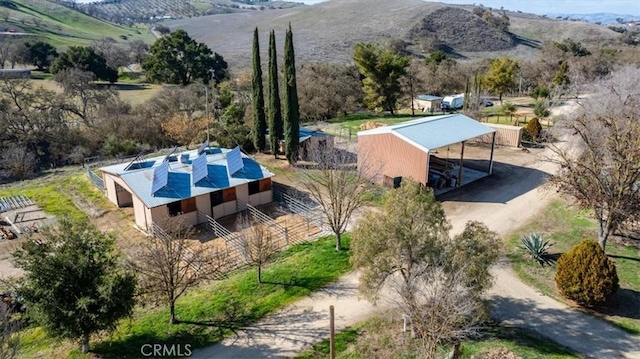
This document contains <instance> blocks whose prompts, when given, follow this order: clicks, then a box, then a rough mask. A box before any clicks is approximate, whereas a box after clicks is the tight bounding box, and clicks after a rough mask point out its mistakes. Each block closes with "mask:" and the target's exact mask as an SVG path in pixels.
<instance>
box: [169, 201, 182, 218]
mask: <svg viewBox="0 0 640 359" xmlns="http://www.w3.org/2000/svg"><path fill="white" fill-rule="evenodd" d="M167 208H168V209H169V216H171V217H173V216H177V215H179V214H182V201H175V202H171V203H169V204H167Z"/></svg>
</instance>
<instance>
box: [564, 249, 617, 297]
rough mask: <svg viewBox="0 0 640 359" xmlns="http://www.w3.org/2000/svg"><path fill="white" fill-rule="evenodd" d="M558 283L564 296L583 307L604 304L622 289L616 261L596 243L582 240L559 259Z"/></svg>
mask: <svg viewBox="0 0 640 359" xmlns="http://www.w3.org/2000/svg"><path fill="white" fill-rule="evenodd" d="M555 280H556V284H557V285H558V289H560V292H561V293H562V295H564V296H565V297H567V298H569V299H572V300H574V301H576V302H577V303H578V304H580V305H581V306H583V307H596V306H598V305H601V304H604V303H605V302H606V301H607V300H608V299H609V298H611V296H612V295H613V294H614V293H615V292H616V291H617V290H618V288H619V286H618V274H617V273H616V267H615V265H614V264H613V261H611V259H609V258H608V257H607V255H606V254H605V253H604V251H603V250H602V248H600V246H599V245H598V243H597V242H596V241H593V240H584V241H582V242H581V243H580V244H578V245H577V246H575V247H573V248H572V249H571V250H570V251H569V252H567V253H565V254H563V255H562V256H561V257H560V259H559V260H558V269H557V271H556V276H555Z"/></svg>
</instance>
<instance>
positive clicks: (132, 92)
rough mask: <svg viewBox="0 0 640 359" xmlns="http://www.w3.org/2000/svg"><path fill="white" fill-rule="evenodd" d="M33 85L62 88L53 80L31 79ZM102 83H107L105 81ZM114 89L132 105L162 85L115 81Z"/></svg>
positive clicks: (147, 98)
mask: <svg viewBox="0 0 640 359" xmlns="http://www.w3.org/2000/svg"><path fill="white" fill-rule="evenodd" d="M32 83H33V86H34V87H36V88H37V87H42V88H44V89H47V90H53V91H56V92H62V88H61V87H60V86H59V85H58V84H57V83H56V82H55V81H53V80H32ZM104 85H107V84H106V83H105V84H104ZM112 86H114V88H115V90H116V91H117V92H118V94H119V95H120V98H122V99H124V100H125V101H128V102H129V103H131V104H132V105H138V104H142V103H144V102H146V101H147V100H149V99H150V98H152V97H153V95H155V94H156V93H158V92H159V91H160V90H161V89H162V87H163V85H158V84H131V83H115V84H114V85H112Z"/></svg>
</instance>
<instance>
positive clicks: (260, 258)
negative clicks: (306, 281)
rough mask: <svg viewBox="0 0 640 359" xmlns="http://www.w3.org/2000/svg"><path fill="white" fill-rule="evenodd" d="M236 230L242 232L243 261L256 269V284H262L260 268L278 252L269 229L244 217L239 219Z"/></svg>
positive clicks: (276, 244)
mask: <svg viewBox="0 0 640 359" xmlns="http://www.w3.org/2000/svg"><path fill="white" fill-rule="evenodd" d="M239 221H240V223H239V225H238V230H241V231H242V237H241V238H242V255H243V256H244V258H245V260H246V261H247V262H249V263H251V264H254V265H256V266H257V267H258V283H262V266H263V265H264V264H266V263H268V262H269V261H270V260H271V258H273V255H274V254H275V253H276V252H277V251H278V248H279V247H278V243H277V242H276V239H275V238H274V237H273V236H272V235H271V233H270V232H269V229H268V228H267V227H266V226H264V225H263V224H261V223H257V222H256V221H253V220H251V219H250V218H249V216H247V215H244V216H241V217H240V219H239Z"/></svg>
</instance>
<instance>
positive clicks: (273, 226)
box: [236, 200, 289, 244]
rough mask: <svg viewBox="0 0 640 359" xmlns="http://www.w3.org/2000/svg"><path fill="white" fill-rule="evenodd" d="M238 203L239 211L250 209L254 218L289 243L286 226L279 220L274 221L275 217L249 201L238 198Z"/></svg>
mask: <svg viewBox="0 0 640 359" xmlns="http://www.w3.org/2000/svg"><path fill="white" fill-rule="evenodd" d="M236 203H237V206H238V212H240V211H242V210H248V211H249V213H250V214H251V217H252V218H253V220H255V221H256V222H258V223H261V224H263V225H264V226H265V227H267V229H268V230H269V231H270V232H273V233H274V234H275V235H277V236H279V237H280V238H282V239H283V240H284V243H287V244H289V236H288V235H287V229H286V228H285V227H283V226H281V225H280V224H279V223H278V222H276V221H274V220H273V218H271V217H269V216H267V215H266V214H264V213H263V212H262V211H260V210H259V209H257V208H256V207H254V206H252V205H250V204H248V203H245V202H243V201H241V200H236Z"/></svg>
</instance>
